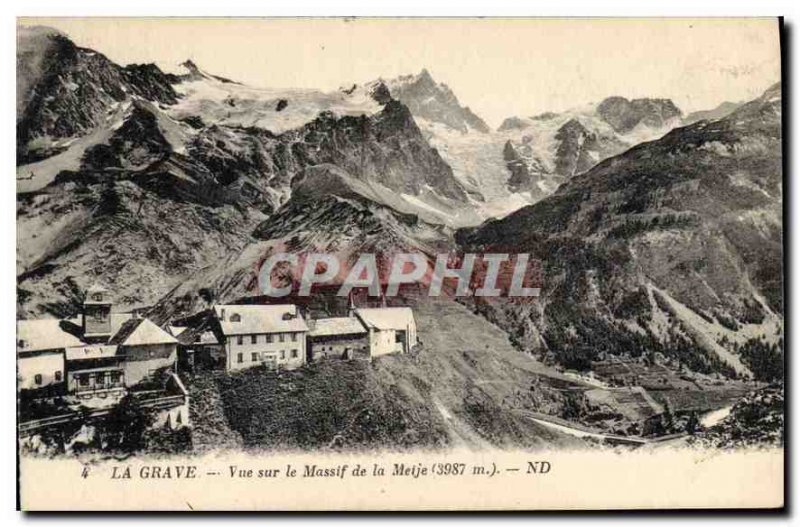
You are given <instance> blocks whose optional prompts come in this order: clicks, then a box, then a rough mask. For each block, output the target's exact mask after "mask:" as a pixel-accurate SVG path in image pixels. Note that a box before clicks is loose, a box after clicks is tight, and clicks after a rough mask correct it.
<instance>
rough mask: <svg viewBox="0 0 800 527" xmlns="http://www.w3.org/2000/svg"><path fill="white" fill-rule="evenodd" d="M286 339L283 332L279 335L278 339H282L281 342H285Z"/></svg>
mask: <svg viewBox="0 0 800 527" xmlns="http://www.w3.org/2000/svg"><path fill="white" fill-rule="evenodd" d="M285 339H286V335H284V334H283V333H281V334H280V335H278V340H280V341H281V342H283V341H284V340H285Z"/></svg>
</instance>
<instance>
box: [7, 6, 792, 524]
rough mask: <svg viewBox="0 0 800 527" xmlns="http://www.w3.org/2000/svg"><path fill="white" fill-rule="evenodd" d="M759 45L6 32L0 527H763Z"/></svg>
mask: <svg viewBox="0 0 800 527" xmlns="http://www.w3.org/2000/svg"><path fill="white" fill-rule="evenodd" d="M784 32H785V29H784V26H783V20H782V19H781V18H777V17H771V18H770V17H764V18H357V17H351V18H167V17H164V18H122V17H119V18H100V17H98V18H90V17H84V18H81V17H78V18H68V17H61V18H59V17H53V18H45V17H22V18H18V19H17V20H16V147H15V152H16V314H17V316H16V319H17V320H16V350H17V353H16V415H17V422H16V435H17V438H16V447H17V456H18V458H17V459H18V467H17V468H18V478H19V480H18V481H19V488H18V492H19V498H18V507H19V508H21V509H22V510H26V511H37V510H50V511H66V510H137V511H156V510H185V511H189V510H223V511H227V510H240V511H243V510H249V511H263V510H301V511H315V510H323V511H333V510H343V511H356V510H372V511H380V510H397V511H418V510H450V511H467V510H604V509H611V510H622V509H687V508H688V509H738V508H745V509H780V508H782V507H783V506H784V438H785V435H786V434H785V418H784V412H785V406H784V396H785V382H786V380H785V376H786V375H785V370H784V365H785V360H784V345H785V335H784V332H785V326H784V312H785V299H784V291H785V284H786V279H785V274H786V271H787V270H785V269H784V261H785V258H786V255H785V254H784V225H783V219H784V217H785V214H786V208H785V206H784V195H783V190H784V178H785V177H788V174H785V159H784V157H785V156H784V152H783V151H784V146H783V145H784V139H785V137H784V136H785V127H784V122H783V113H784V108H785V107H786V102H785V100H784V96H783V95H782V82H783V79H782V42H783V37H784V34H785V33H784ZM9 381H10V379H9ZM9 404H10V402H9Z"/></svg>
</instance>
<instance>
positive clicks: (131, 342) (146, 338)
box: [108, 318, 178, 346]
mask: <svg viewBox="0 0 800 527" xmlns="http://www.w3.org/2000/svg"><path fill="white" fill-rule="evenodd" d="M108 343H109V344H116V345H122V346H145V345H153V344H177V343H178V341H177V340H176V339H175V337H173V336H172V335H170V334H169V333H167V332H166V331H164V330H163V329H161V328H160V327H158V326H156V325H155V324H154V323H152V322H150V320H149V319H146V318H132V319H130V320H128V321H127V322H125V323H124V324H123V325H122V327H121V328H119V331H118V332H117V333H116V334H115V335H114V336H113V337H111V339H110V340H109V341H108Z"/></svg>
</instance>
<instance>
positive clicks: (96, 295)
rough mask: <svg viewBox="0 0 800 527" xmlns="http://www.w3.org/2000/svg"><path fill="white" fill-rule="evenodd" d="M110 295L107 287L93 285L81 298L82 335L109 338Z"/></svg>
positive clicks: (87, 337) (86, 337)
mask: <svg viewBox="0 0 800 527" xmlns="http://www.w3.org/2000/svg"><path fill="white" fill-rule="evenodd" d="M111 305H112V302H111V296H110V295H109V292H108V290H107V289H105V288H104V287H102V286H100V285H97V284H95V285H93V286H92V287H90V288H89V289H87V290H86V297H85V298H84V300H83V337H84V339H91V340H99V341H102V340H105V339H109V338H111Z"/></svg>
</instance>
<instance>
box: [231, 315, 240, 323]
mask: <svg viewBox="0 0 800 527" xmlns="http://www.w3.org/2000/svg"><path fill="white" fill-rule="evenodd" d="M230 320H231V322H241V321H242V316H241V315H240V314H239V313H234V314H233V315H231V318H230Z"/></svg>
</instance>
